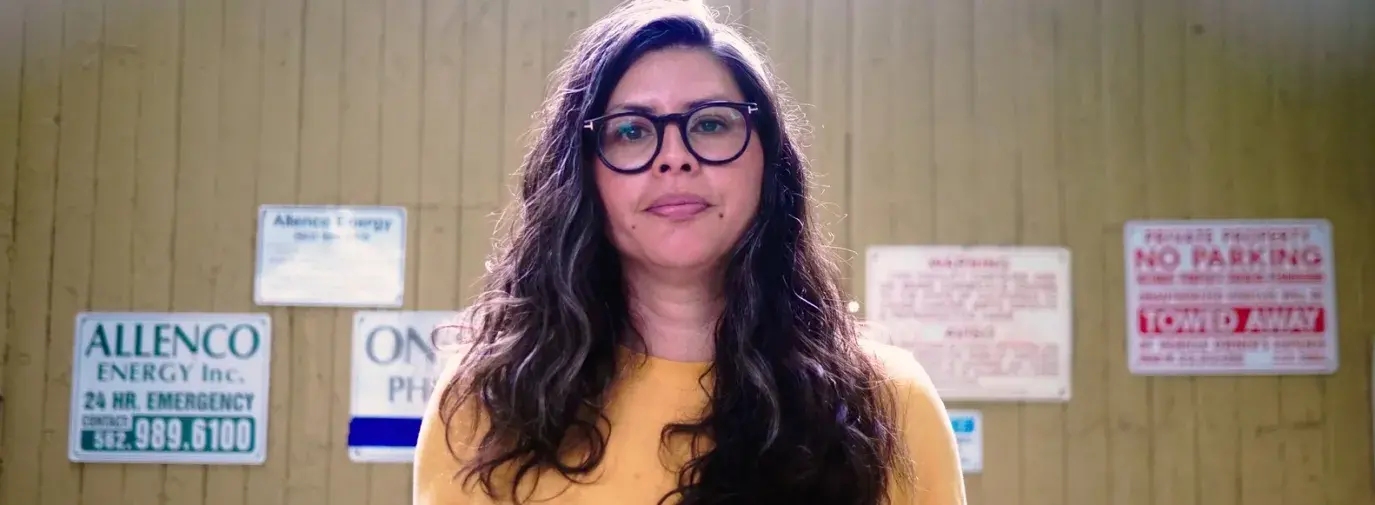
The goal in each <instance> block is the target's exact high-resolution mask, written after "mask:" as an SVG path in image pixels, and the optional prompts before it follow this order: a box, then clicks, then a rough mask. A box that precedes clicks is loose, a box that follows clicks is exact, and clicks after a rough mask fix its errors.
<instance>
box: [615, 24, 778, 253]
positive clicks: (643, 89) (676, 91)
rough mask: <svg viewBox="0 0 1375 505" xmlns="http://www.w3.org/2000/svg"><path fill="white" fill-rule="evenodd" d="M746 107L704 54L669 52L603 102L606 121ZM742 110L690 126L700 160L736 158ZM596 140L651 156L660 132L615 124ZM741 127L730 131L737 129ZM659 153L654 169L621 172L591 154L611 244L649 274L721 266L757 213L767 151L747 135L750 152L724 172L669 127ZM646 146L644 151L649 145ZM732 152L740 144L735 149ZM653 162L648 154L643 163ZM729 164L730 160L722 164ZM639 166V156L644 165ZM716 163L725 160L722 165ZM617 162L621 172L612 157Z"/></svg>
mask: <svg viewBox="0 0 1375 505" xmlns="http://www.w3.org/2000/svg"><path fill="white" fill-rule="evenodd" d="M718 100H725V101H730V102H743V101H744V96H743V93H741V91H740V88H739V86H738V85H737V84H736V83H735V80H734V78H733V77H732V75H731V73H730V70H729V69H728V68H727V67H726V66H725V64H724V63H722V62H721V61H720V60H719V59H718V58H717V57H716V56H714V55H713V54H711V53H710V52H709V51H706V50H703V49H695V48H693V49H685V48H672V49H663V50H659V51H654V52H650V53H647V54H645V55H644V56H642V57H641V58H640V59H639V60H638V61H636V62H635V63H634V64H633V65H631V67H630V68H629V70H628V71H627V72H626V74H625V76H624V77H622V78H621V81H620V82H619V83H617V85H616V88H615V90H613V91H612V93H611V97H610V99H609V101H608V102H607V108H606V114H613V113H617V112H623V111H643V112H648V113H649V114H651V115H662V114H667V113H673V112H686V111H687V110H689V109H692V108H693V106H694V105H696V104H698V103H701V102H705V101H718ZM744 112H745V111H744V110H741V111H739V112H737V111H735V110H731V109H722V108H715V109H712V110H711V111H706V112H705V113H703V114H698V115H696V116H694V117H693V119H691V120H689V125H688V130H689V131H688V136H689V138H691V139H692V142H693V147H694V148H695V149H696V150H697V151H698V152H699V153H701V154H703V155H704V156H708V157H712V158H715V156H713V151H712V150H713V149H715V152H717V153H719V152H729V154H734V152H736V151H738V148H735V149H731V148H729V147H721V146H725V145H728V144H730V143H731V142H733V140H731V139H732V138H738V137H732V135H736V136H739V135H743V132H744V131H749V130H744V128H746V126H745V125H750V126H749V128H752V125H753V123H746V122H744V116H745V114H744ZM610 123H611V124H608V125H607V126H606V127H605V129H604V130H603V131H604V133H603V134H602V135H600V138H601V139H602V143H603V145H604V146H610V147H607V148H606V149H604V152H607V151H610V150H612V149H621V150H622V151H626V152H629V151H635V150H636V149H643V148H642V147H637V146H648V150H642V151H638V152H645V153H650V152H652V151H653V142H654V137H653V134H654V130H653V129H652V127H650V128H637V127H636V126H635V124H632V123H636V124H638V125H640V126H645V123H643V120H637V119H634V118H623V119H622V120H612V121H610ZM736 127H738V128H741V130H739V133H731V132H732V131H734V130H731V128H736ZM659 133H660V135H661V136H662V137H663V146H662V147H661V148H660V150H659V153H658V155H657V156H654V157H653V159H652V160H651V161H650V165H649V169H648V170H645V171H643V172H640V173H635V174H623V173H617V172H616V171H614V170H612V169H611V168H609V167H607V165H606V163H605V161H603V160H602V159H600V157H597V156H594V157H593V159H594V163H595V165H596V170H595V172H596V182H597V189H598V192H599V193H600V194H601V199H602V203H603V205H604V207H605V208H606V213H607V218H608V220H609V223H608V226H609V228H610V229H609V230H608V233H609V234H610V236H611V241H612V243H613V244H614V245H615V246H616V248H617V249H619V250H620V252H621V255H622V257H623V258H625V259H626V260H628V261H632V262H636V263H641V264H642V265H644V266H649V267H658V268H674V269H697V268H702V267H708V268H709V267H713V266H716V265H717V264H718V262H719V261H721V260H722V259H723V258H724V257H725V256H726V255H727V254H729V252H730V250H731V248H732V247H733V246H734V245H735V242H736V241H737V240H738V239H739V237H740V235H741V234H742V233H744V231H745V228H746V227H748V226H749V224H750V221H751V220H752V219H753V217H754V215H755V211H756V210H757V209H758V206H759V193H760V184H761V183H762V179H763V174H764V150H763V148H762V147H761V143H760V141H759V136H758V132H757V131H749V139H748V145H747V147H746V148H745V150H744V152H743V153H742V154H741V155H740V156H739V157H738V158H736V159H734V160H733V161H730V162H729V163H725V164H704V163H702V161H701V160H700V159H698V158H697V157H696V156H694V155H693V153H692V151H689V150H688V146H686V145H684V143H683V135H682V133H681V132H680V131H679V129H678V126H677V125H675V124H673V123H672V122H669V123H666V124H664V127H663V129H662V130H660V132H659ZM646 142H647V143H646ZM734 145H739V144H738V143H736V144H734ZM647 156H648V155H645V157H647ZM722 157H724V156H722ZM641 159H643V158H641ZM718 159H719V158H718ZM612 162H613V163H617V164H621V163H620V162H618V161H616V160H615V159H613V160H612ZM636 164H638V163H636Z"/></svg>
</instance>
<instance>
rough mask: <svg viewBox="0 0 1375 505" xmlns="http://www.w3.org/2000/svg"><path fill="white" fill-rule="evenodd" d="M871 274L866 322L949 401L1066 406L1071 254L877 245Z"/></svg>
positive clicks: (869, 268) (1051, 250)
mask: <svg viewBox="0 0 1375 505" xmlns="http://www.w3.org/2000/svg"><path fill="white" fill-rule="evenodd" d="M866 265H867V267H866V268H867V276H866V279H865V281H866V282H865V296H866V311H865V319H866V320H867V321H866V322H867V323H868V325H869V326H870V327H871V328H873V333H874V335H875V337H876V338H879V339H882V340H887V341H888V342H890V343H892V344H894V345H897V346H899V347H903V348H905V349H908V350H910V351H912V352H913V354H914V355H915V356H916V358H917V361H919V362H920V363H921V364H922V366H923V367H924V368H925V369H926V371H927V373H929V374H930V375H931V379H932V381H934V382H935V385H936V389H937V391H938V392H939V393H940V396H941V398H942V399H943V400H946V401H960V400H965V401H1038V400H1039V401H1068V400H1069V398H1070V352H1071V350H1072V348H1073V339H1072V330H1071V328H1072V324H1071V310H1070V307H1071V299H1070V253H1069V251H1068V250H1067V249H1064V248H1060V247H960V246H874V247H870V248H869V251H868V256H867V263H866Z"/></svg>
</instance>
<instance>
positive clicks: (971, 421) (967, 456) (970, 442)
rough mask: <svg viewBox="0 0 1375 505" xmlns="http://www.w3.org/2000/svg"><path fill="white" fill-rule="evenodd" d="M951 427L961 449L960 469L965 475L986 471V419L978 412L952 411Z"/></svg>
mask: <svg viewBox="0 0 1375 505" xmlns="http://www.w3.org/2000/svg"><path fill="white" fill-rule="evenodd" d="M950 427H951V428H954V430H955V443H956V444H958V445H959V448H960V469H961V470H963V471H964V473H981V472H983V470H984V419H983V413H982V412H979V411H977V410H950Z"/></svg>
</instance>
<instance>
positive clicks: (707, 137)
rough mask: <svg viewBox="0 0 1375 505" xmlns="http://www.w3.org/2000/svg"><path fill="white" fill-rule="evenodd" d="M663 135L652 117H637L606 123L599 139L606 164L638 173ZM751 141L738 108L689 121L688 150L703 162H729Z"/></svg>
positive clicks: (707, 111) (713, 110)
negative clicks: (655, 125)
mask: <svg viewBox="0 0 1375 505" xmlns="http://www.w3.org/2000/svg"><path fill="white" fill-rule="evenodd" d="M662 134H663V132H661V131H659V130H658V129H657V128H655V127H654V123H653V122H652V121H651V120H650V119H649V118H648V117H646V116H641V115H638V114H637V115H627V116H618V117H614V118H611V119H609V120H607V121H605V122H604V123H602V126H601V130H600V131H599V132H598V134H597V138H598V145H599V148H600V149H601V152H602V157H603V158H605V160H604V161H606V162H607V163H608V164H610V165H612V166H613V168H616V169H618V170H634V169H636V168H640V167H643V166H645V164H647V163H649V162H650V161H651V159H652V158H653V157H654V155H655V154H656V153H655V151H656V149H657V148H658V147H659V145H660V144H659V138H658V137H659V136H660V135H662ZM748 139H749V126H748V125H747V124H745V115H744V114H742V113H741V112H740V111H739V110H737V109H735V108H732V107H726V106H712V107H706V108H703V109H701V110H698V111H697V112H695V113H693V114H692V115H691V116H689V117H688V120H687V142H688V149H689V150H691V151H692V152H693V153H695V154H696V155H697V157H699V158H702V160H703V161H708V162H724V161H728V160H730V159H731V158H734V157H735V156H736V155H738V154H739V153H740V151H741V150H742V149H744V147H745V142H746V141H747V140H748Z"/></svg>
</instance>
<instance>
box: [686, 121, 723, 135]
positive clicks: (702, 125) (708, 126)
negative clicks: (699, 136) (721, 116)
mask: <svg viewBox="0 0 1375 505" xmlns="http://www.w3.org/2000/svg"><path fill="white" fill-rule="evenodd" d="M725 129H726V123H725V122H723V121H720V120H717V119H703V120H700V121H698V122H697V124H696V125H695V127H694V128H693V130H695V131H699V132H702V133H717V132H720V131H722V130H725Z"/></svg>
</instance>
